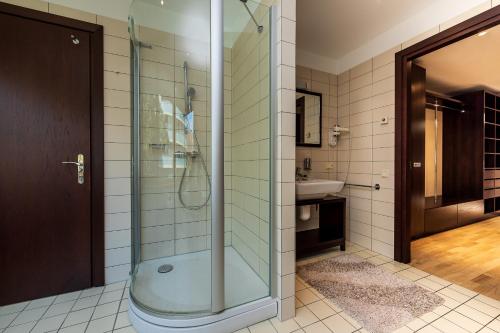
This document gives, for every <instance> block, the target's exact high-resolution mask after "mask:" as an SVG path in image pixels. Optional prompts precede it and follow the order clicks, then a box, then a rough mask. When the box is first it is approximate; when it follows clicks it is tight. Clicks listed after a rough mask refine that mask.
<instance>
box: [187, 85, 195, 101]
mask: <svg viewBox="0 0 500 333" xmlns="http://www.w3.org/2000/svg"><path fill="white" fill-rule="evenodd" d="M186 95H187V97H189V98H193V97H194V95H196V89H194V88H193V87H189V89H188V90H187V92H186Z"/></svg>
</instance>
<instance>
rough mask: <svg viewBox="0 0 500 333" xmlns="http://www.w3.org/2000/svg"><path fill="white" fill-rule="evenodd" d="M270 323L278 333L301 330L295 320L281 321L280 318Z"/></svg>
mask: <svg viewBox="0 0 500 333" xmlns="http://www.w3.org/2000/svg"><path fill="white" fill-rule="evenodd" d="M270 321H271V324H272V325H273V326H274V328H275V329H276V331H278V333H291V332H294V331H296V330H298V329H299V328H300V327H299V324H297V322H296V321H295V320H294V319H289V320H285V321H279V320H278V318H273V319H271V320H270Z"/></svg>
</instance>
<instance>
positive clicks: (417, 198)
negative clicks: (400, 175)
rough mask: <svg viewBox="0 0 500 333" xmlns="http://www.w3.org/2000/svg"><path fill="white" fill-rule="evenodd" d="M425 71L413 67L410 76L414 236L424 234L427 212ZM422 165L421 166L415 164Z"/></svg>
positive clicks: (418, 67)
mask: <svg viewBox="0 0 500 333" xmlns="http://www.w3.org/2000/svg"><path fill="white" fill-rule="evenodd" d="M425 79H426V77H425V69H424V68H422V67H420V66H417V65H415V64H412V65H411V72H410V75H409V76H408V87H409V96H410V97H409V103H410V110H411V111H410V137H411V139H410V140H411V147H410V156H411V163H412V168H411V173H410V180H411V189H412V191H411V213H410V215H411V223H410V225H411V233H412V236H414V237H415V236H418V235H421V234H422V233H423V232H424V210H425V103H426V94H425ZM415 163H420V166H418V167H417V166H414V165H413V164H415Z"/></svg>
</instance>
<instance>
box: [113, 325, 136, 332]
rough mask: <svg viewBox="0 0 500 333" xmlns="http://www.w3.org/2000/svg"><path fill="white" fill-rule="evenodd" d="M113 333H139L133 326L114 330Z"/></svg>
mask: <svg viewBox="0 0 500 333" xmlns="http://www.w3.org/2000/svg"><path fill="white" fill-rule="evenodd" d="M113 333H137V331H136V330H135V328H133V327H132V326H128V327H123V328H119V329H117V330H114V331H113Z"/></svg>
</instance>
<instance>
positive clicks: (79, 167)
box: [61, 154, 85, 184]
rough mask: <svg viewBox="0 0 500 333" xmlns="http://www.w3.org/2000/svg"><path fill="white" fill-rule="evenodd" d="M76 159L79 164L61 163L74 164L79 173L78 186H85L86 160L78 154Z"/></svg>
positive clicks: (71, 162)
mask: <svg viewBox="0 0 500 333" xmlns="http://www.w3.org/2000/svg"><path fill="white" fill-rule="evenodd" d="M76 159H77V162H73V161H68V162H66V161H63V162H61V163H62V164H74V165H76V167H77V172H78V184H83V183H84V182H85V159H84V157H83V154H78V155H77V157H76Z"/></svg>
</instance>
